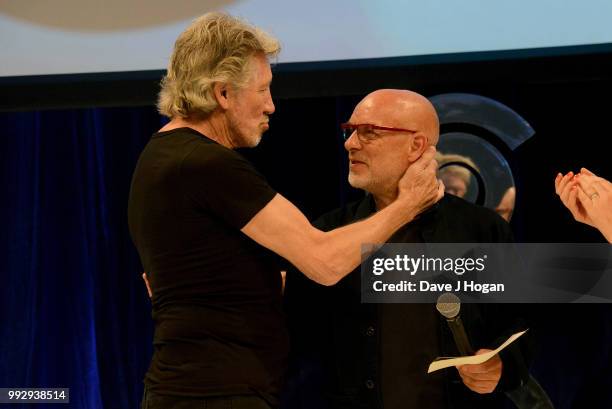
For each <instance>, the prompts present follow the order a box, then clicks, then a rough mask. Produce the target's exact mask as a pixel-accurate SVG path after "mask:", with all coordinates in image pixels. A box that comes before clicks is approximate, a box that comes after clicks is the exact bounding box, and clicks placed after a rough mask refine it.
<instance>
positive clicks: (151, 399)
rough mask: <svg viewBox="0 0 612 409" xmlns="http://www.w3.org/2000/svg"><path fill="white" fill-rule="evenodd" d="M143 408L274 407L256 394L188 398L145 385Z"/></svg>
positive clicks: (244, 408)
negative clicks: (157, 390)
mask: <svg viewBox="0 0 612 409" xmlns="http://www.w3.org/2000/svg"><path fill="white" fill-rule="evenodd" d="M140 408H141V409H272V407H271V406H270V405H268V403H267V402H266V401H265V400H263V399H262V398H260V397H259V396H254V395H235V396H221V397H214V398H212V397H211V398H187V397H181V396H167V395H159V394H157V393H154V392H151V391H149V390H147V387H146V386H145V391H144V395H143V397H142V403H141V405H140Z"/></svg>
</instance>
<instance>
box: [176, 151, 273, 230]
mask: <svg viewBox="0 0 612 409" xmlns="http://www.w3.org/2000/svg"><path fill="white" fill-rule="evenodd" d="M179 177H180V180H181V183H182V185H183V188H184V189H185V194H186V195H187V196H188V197H190V198H191V199H193V200H194V201H195V202H196V203H197V204H199V205H200V206H202V207H204V208H206V209H208V210H209V211H210V212H211V213H213V215H216V216H219V217H220V218H221V219H223V220H224V221H225V222H227V223H228V224H230V225H232V226H234V227H236V228H238V229H241V228H242V227H244V226H245V225H246V224H247V223H248V222H249V221H250V220H251V219H252V218H253V217H254V216H255V215H256V214H257V213H258V212H259V211H260V210H261V209H263V208H264V207H265V206H266V205H267V204H268V203H269V202H270V200H272V198H273V197H274V196H275V195H276V191H275V190H274V189H272V188H271V187H270V185H269V184H268V182H267V181H266V179H265V178H264V177H263V176H262V175H261V174H260V173H259V172H257V170H255V168H254V167H253V165H252V164H251V163H250V162H249V161H248V160H246V158H244V157H243V156H242V155H240V154H239V153H237V152H235V151H233V150H231V149H228V148H225V147H223V146H220V145H216V144H201V145H199V146H198V147H196V148H195V149H194V150H193V151H192V152H191V153H189V154H188V155H187V156H186V157H185V158H184V159H183V161H182V163H181V166H180V168H179Z"/></svg>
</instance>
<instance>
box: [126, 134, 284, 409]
mask: <svg viewBox="0 0 612 409" xmlns="http://www.w3.org/2000/svg"><path fill="white" fill-rule="evenodd" d="M275 194H276V192H275V191H274V190H273V189H272V188H271V187H270V186H269V185H268V183H267V182H266V180H265V179H264V178H263V177H262V176H261V175H260V174H259V173H257V171H256V170H255V169H254V168H253V166H252V165H251V164H250V163H249V162H248V161H247V160H246V159H245V158H244V157H242V156H241V155H240V154H238V153H237V152H235V151H233V150H231V149H228V148H226V147H224V146H222V145H220V144H218V143H216V142H214V141H212V140H210V139H208V138H206V137H205V136H204V135H202V134H200V133H199V132H197V131H195V130H193V129H190V128H180V129H175V130H171V131H168V132H159V133H156V134H154V135H153V137H152V138H151V140H150V141H149V143H148V144H147V146H146V147H145V149H144V151H143V152H142V154H141V156H140V158H139V160H138V164H137V165H136V170H135V171H134V176H133V179H132V187H131V191H130V199H129V206H128V217H129V227H130V233H131V235H132V239H133V241H134V244H135V245H136V248H137V249H138V252H139V254H140V258H141V261H142V264H143V267H144V269H145V271H146V272H147V275H148V278H149V282H150V284H151V286H152V288H153V299H152V304H153V320H154V322H155V336H154V353H153V359H152V362H151V366H150V367H149V370H148V372H147V374H146V376H145V384H146V385H147V386H148V387H149V389H150V390H152V391H155V392H157V393H160V394H167V395H177V396H197V397H205V396H221V395H234V394H257V395H260V396H262V397H263V398H264V399H266V400H267V401H268V402H269V403H270V404H272V405H276V404H277V397H278V392H279V388H280V384H281V378H282V375H283V372H284V370H285V365H286V357H287V353H288V338H287V334H286V328H285V321H284V316H283V313H282V308H281V277H280V272H279V268H278V265H277V263H276V256H275V255H274V254H273V253H272V252H270V251H268V250H267V249H265V248H264V247H261V246H259V245H258V244H257V243H255V242H254V241H252V240H251V239H249V238H248V237H247V236H245V235H244V234H243V233H241V232H240V229H241V228H242V227H244V226H245V225H246V224H247V223H248V222H249V221H250V220H251V219H252V218H253V216H255V215H256V214H257V213H258V212H259V211H260V210H261V209H262V208H263V207H264V206H265V205H266V204H267V203H268V202H269V201H270V200H272V198H273V197H274V195H275Z"/></svg>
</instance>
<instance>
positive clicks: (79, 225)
mask: <svg viewBox="0 0 612 409" xmlns="http://www.w3.org/2000/svg"><path fill="white" fill-rule="evenodd" d="M159 127H160V118H159V116H158V115H157V114H156V112H155V111H154V109H153V108H132V109H87V110H66V111H45V112H28V113H4V114H0V135H1V138H0V163H1V165H0V166H1V167H2V168H1V171H0V175H1V176H0V177H2V183H1V187H0V189H1V190H0V191H1V192H2V200H1V201H0V206H1V208H0V226H1V228H0V231H1V233H0V234H1V236H0V237H1V238H0V246H1V248H2V249H3V250H2V252H1V254H2V256H1V257H0V273H1V275H0V277H2V284H3V285H2V286H1V289H0V300H1V301H0V302H1V304H0V305H1V307H2V308H1V310H0V314H1V315H0V318H1V322H2V325H0V345H1V347H0V365H1V366H2V368H1V369H0V386H2V387H67V388H70V400H71V404H72V406H73V407H79V408H102V407H105V408H128V407H131V408H135V407H137V405H138V403H139V401H140V397H141V394H142V376H143V374H144V372H145V371H146V368H147V365H148V363H149V359H150V355H151V337H152V323H151V318H150V309H149V303H148V301H147V295H146V292H145V288H144V286H143V283H142V280H141V278H140V276H139V274H138V272H139V271H140V263H139V260H138V257H137V254H136V252H135V250H134V248H133V245H132V243H131V242H130V239H129V234H128V231H127V216H126V213H127V210H126V207H127V198H128V192H129V184H130V175H131V173H132V170H133V167H134V165H135V163H136V159H137V157H138V155H139V153H140V151H141V150H142V148H143V147H144V144H145V143H146V141H147V140H148V138H149V137H150V135H151V133H152V132H153V131H154V130H155V129H158V128H159ZM5 249H6V250H7V251H5ZM36 407H38V408H40V405H36Z"/></svg>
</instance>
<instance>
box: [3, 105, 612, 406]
mask: <svg viewBox="0 0 612 409" xmlns="http://www.w3.org/2000/svg"><path fill="white" fill-rule="evenodd" d="M356 102H357V98H352V97H346V98H320V99H304V100H292V101H289V100H281V101H279V103H277V110H278V112H279V114H278V115H275V116H274V117H273V119H274V127H273V130H271V131H270V132H269V133H268V134H266V137H265V138H264V140H263V142H262V148H261V149H256V150H254V151H250V152H246V153H247V155H248V156H249V157H250V159H251V160H253V161H254V162H255V165H256V167H257V168H258V169H260V170H261V171H262V172H263V173H264V174H265V175H266V176H267V177H268V180H269V181H270V182H271V184H272V185H273V186H274V187H275V188H276V189H277V190H278V191H280V192H283V193H284V194H285V195H286V196H287V197H288V198H289V199H290V200H292V201H294V202H295V203H296V204H297V205H298V207H300V208H301V209H302V210H304V211H305V212H306V214H307V215H308V216H310V217H314V216H317V215H320V214H321V213H323V212H324V211H328V210H330V209H333V208H335V207H337V206H338V205H340V204H341V203H343V202H344V201H346V200H347V199H350V195H351V194H352V193H351V191H349V190H348V189H347V187H346V174H345V172H346V154H345V152H344V150H343V147H342V143H341V142H339V141H338V138H335V136H337V135H334V134H333V131H331V132H328V131H327V130H333V129H334V127H335V126H336V124H337V123H338V122H340V121H344V120H346V118H348V116H349V115H350V111H351V109H352V107H353V106H354V104H355V103H356ZM304 113H317V116H316V118H317V120H316V121H306V122H304V121H303V118H304V116H305V115H304ZM296 123H299V124H300V126H299V129H296ZM551 123H553V124H554V122H551ZM161 125H162V120H161V118H160V117H159V115H158V114H157V113H156V112H155V110H154V108H152V107H142V108H98V109H82V110H55V111H43V112H26V113H0V193H1V196H0V199H1V200H0V280H1V281H0V387H45V388H47V387H67V388H70V400H71V407H76V408H84V409H98V408H136V407H138V404H139V402H140V398H141V394H142V377H143V375H144V373H145V371H146V369H147V366H148V364H149V361H150V356H151V353H152V344H151V340H152V323H151V318H150V304H149V301H148V297H147V295H146V291H145V287H144V285H143V283H142V279H141V277H140V271H141V267H140V262H139V260H138V256H137V253H136V251H135V249H134V246H133V245H132V243H131V241H130V238H129V234H128V230H127V200H128V192H129V187H130V179H131V175H132V172H133V169H134V166H135V164H136V160H137V158H138V155H139V154H140V152H141V151H142V149H143V147H144V145H145V144H146V142H147V141H148V139H149V138H150V135H151V134H152V133H153V132H154V131H155V130H157V129H159V128H160V126H161ZM562 125H563V124H560V125H559V126H562ZM322 130H326V131H322ZM557 134H562V133H560V132H552V130H548V133H547V130H546V129H544V130H543V132H542V134H541V135H539V136H538V138H539V140H541V141H542V142H541V143H540V142H538V141H536V142H538V143H534V144H532V145H531V146H530V150H529V151H527V152H526V153H523V157H522V158H523V159H524V157H531V156H530V155H532V156H533V157H535V158H541V157H546V155H547V153H548V151H549V148H550V146H549V145H548V144H547V143H545V142H546V137H545V136H546V135H557ZM562 145H563V144H562ZM568 146H571V145H568ZM590 153H591V155H592V156H593V157H594V158H595V159H597V158H598V157H599V156H596V155H595V153H593V152H590ZM606 154H607V153H606V152H605V150H602V151H601V152H599V153H598V155H600V156H601V155H604V156H605V155H606ZM525 155H526V156H525ZM566 157H569V153H568V154H566V155H560V156H559V159H555V158H556V156H555V157H553V159H554V160H557V161H562V160H564V158H566ZM312 158H317V164H316V166H315V165H313V162H312ZM579 158H580V163H582V164H583V163H587V162H588V163H590V162H589V161H587V159H586V156H584V155H583V156H580V157H579ZM519 159H520V158H519ZM553 159H551V160H553ZM595 159H593V160H595ZM525 163H530V162H528V161H525ZM553 165H554V166H553V167H554V168H555V169H565V167H564V166H561V165H562V163H561V164H557V163H556V162H555V163H553ZM551 166H552V165H551ZM287 169H290V170H291V172H287ZM551 174H552V173H551ZM536 176H537V175H536ZM544 176H546V175H544ZM546 177H547V176H546ZM519 179H520V180H519V186H521V188H522V189H524V190H523V191H524V192H526V193H525V195H526V196H528V197H529V198H530V202H529V205H530V206H531V205H534V204H539V203H546V204H547V206H548V204H550V206H548V207H549V208H552V209H554V208H559V210H558V212H559V214H555V213H554V212H553V213H552V215H550V211H549V210H544V209H540V208H538V207H536V208H535V209H532V212H533V214H536V215H538V217H539V219H538V224H537V226H536V227H531V228H530V229H529V230H528V232H529V234H535V235H536V236H534V237H535V238H536V239H535V240H534V237H533V236H529V235H527V236H525V237H521V239H522V240H523V241H526V242H529V241H538V240H537V238H538V236H537V234H538V232H542V231H544V232H546V233H547V234H550V235H551V237H557V238H559V237H561V238H563V237H573V240H576V241H583V237H582V236H579V235H575V234H573V231H570V233H572V235H570V234H569V233H568V231H567V229H568V228H569V229H570V230H571V229H572V228H574V229H582V230H587V229H585V228H584V227H581V226H577V223H575V222H573V221H572V220H570V218H569V216H568V215H567V214H566V212H565V210H564V209H562V208H560V206H559V203H557V199H556V198H555V197H554V194H553V192H551V191H549V190H546V189H543V188H542V186H547V185H546V183H551V181H550V180H548V179H546V180H538V179H535V180H534V178H533V177H532V175H531V174H530V175H529V177H525V178H519ZM517 216H520V212H519V213H517ZM560 221H561V222H560ZM513 224H514V225H515V230H516V227H517V224H518V225H519V227H521V226H523V227H524V226H525V225H527V223H526V222H525V219H521V217H517V218H516V220H514V221H513ZM526 231H527V230H526ZM564 235H565V236H564ZM559 240H561V239H559ZM561 241H563V240H561ZM586 241H588V239H587V240H586ZM533 313H534V315H537V316H539V317H541V319H540V320H539V324H538V325H537V326H538V327H539V328H533V330H534V332H536V331H537V333H539V338H540V340H541V342H540V344H539V345H540V348H539V350H538V351H537V356H536V358H535V361H534V365H533V368H532V371H533V372H534V374H535V375H537V378H538V379H539V380H540V381H541V383H542V384H543V386H544V387H545V388H546V389H547V390H548V391H549V393H550V394H551V398H553V401H554V402H555V404H556V405H557V407H559V408H567V409H570V408H582V407H593V408H599V407H602V408H603V407H611V406H610V405H612V393H610V390H612V389H611V388H612V383H611V382H612V350H611V345H612V343H611V340H612V309H611V308H610V305H607V306H575V305H568V306H549V307H546V308H544V307H543V306H538V307H537V308H536V307H534V311H533ZM561 357H567V358H569V360H568V361H566V362H563V363H562V362H561V361H560V358H561ZM31 406H32V407H33V408H36V409H40V408H42V407H44V405H43V406H41V405H40V404H37V405H31Z"/></svg>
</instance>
